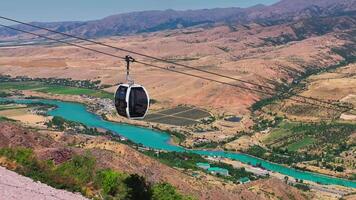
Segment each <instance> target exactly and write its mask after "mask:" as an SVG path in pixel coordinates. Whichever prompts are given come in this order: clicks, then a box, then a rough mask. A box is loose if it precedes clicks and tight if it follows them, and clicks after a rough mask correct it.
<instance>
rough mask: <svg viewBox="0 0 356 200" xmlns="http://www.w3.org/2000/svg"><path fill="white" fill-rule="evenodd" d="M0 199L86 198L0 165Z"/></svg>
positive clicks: (75, 199)
mask: <svg viewBox="0 0 356 200" xmlns="http://www.w3.org/2000/svg"><path fill="white" fill-rule="evenodd" d="M0 199H6V200H27V199H46V200H58V199H66V200H71V199H73V200H81V199H83V200H84V199H86V198H84V197H83V196H81V195H80V194H74V193H71V192H67V191H65V190H58V189H54V188H52V187H50V186H48V185H45V184H43V183H39V182H34V181H33V180H31V179H30V178H27V177H24V176H21V175H19V174H17V173H15V172H12V171H10V170H7V169H5V168H3V167H0Z"/></svg>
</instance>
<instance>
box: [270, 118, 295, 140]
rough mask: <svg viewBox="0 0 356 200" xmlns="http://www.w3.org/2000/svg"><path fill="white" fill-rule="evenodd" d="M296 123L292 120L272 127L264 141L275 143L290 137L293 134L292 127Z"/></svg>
mask: <svg viewBox="0 0 356 200" xmlns="http://www.w3.org/2000/svg"><path fill="white" fill-rule="evenodd" d="M294 126H295V124H293V123H290V122H288V123H287V122H282V123H281V124H280V125H278V127H277V128H274V129H272V131H271V132H270V133H269V134H268V135H267V136H266V137H264V138H263V143H265V144H274V143H276V142H278V141H280V140H282V139H284V138H288V137H290V136H292V135H293V132H292V131H291V129H292V128H293V127H294Z"/></svg>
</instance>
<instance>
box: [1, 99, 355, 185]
mask: <svg viewBox="0 0 356 200" xmlns="http://www.w3.org/2000/svg"><path fill="white" fill-rule="evenodd" d="M4 100H13V99H1V98H0V101H4ZM15 102H16V103H22V104H31V103H38V102H40V103H45V104H51V105H55V106H57V108H56V109H53V110H50V111H48V114H49V115H51V116H60V117H63V118H65V119H67V120H71V121H75V122H80V123H83V124H85V125H87V126H90V127H97V128H103V129H106V130H109V131H112V132H114V133H117V134H120V135H122V136H124V137H126V138H128V139H130V140H131V141H133V142H135V143H137V144H138V143H141V144H143V145H144V146H146V147H150V148H154V149H159V150H166V151H177V152H182V151H189V152H193V153H197V154H200V155H205V156H220V157H224V158H230V159H232V160H238V161H241V162H243V163H249V164H251V165H256V164H257V163H261V165H262V166H263V167H264V168H266V169H268V170H270V171H274V172H278V173H281V174H284V175H288V176H291V177H294V178H297V179H303V180H308V181H313V182H317V183H321V184H326V185H327V184H333V185H342V186H346V187H351V188H356V182H355V181H350V180H345V179H340V178H336V177H330V176H325V175H321V174H317V173H311V172H306V171H300V170H296V169H293V168H289V167H286V166H282V165H279V164H275V163H271V162H268V161H265V160H262V159H259V158H256V157H253V156H249V155H246V154H241V153H232V152H225V151H209V150H186V149H184V148H183V147H180V146H176V145H173V144H171V143H170V138H171V137H170V135H169V134H167V133H164V132H159V131H155V130H152V129H148V128H141V127H136V126H133V125H127V124H119V123H114V122H109V121H105V120H103V119H102V118H100V117H99V116H97V115H95V114H93V113H91V112H88V111H87V109H86V107H85V105H83V104H79V103H71V102H62V101H57V100H44V99H25V100H22V99H21V100H20V99H16V100H15Z"/></svg>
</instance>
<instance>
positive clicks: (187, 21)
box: [0, 0, 356, 38]
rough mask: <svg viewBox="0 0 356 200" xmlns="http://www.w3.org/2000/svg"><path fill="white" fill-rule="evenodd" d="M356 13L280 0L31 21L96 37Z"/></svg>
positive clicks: (318, 1) (355, 8) (336, 4)
mask: <svg viewBox="0 0 356 200" xmlns="http://www.w3.org/2000/svg"><path fill="white" fill-rule="evenodd" d="M355 12H356V0H282V1H280V2H278V3H275V4H273V5H271V6H265V5H262V4H259V5H256V6H253V7H249V8H216V9H201V10H186V11H176V10H164V11H142V12H131V13H124V14H117V15H112V16H109V17H106V18H103V19H100V20H94V21H83V22H79V21H73V22H50V23H46V22H32V24H35V25H38V26H42V27H46V28H50V29H53V30H56V31H60V32H66V33H70V34H74V35H77V36H82V37H87V38H95V37H106V36H117V35H129V34H137V33H145V32H155V31H162V30H172V29H179V28H187V27H193V26H203V27H211V26H216V25H221V24H228V25H232V26H233V25H237V24H247V23H253V22H255V23H259V24H264V25H274V24H279V23H285V22H288V21H293V20H298V19H303V18H312V17H321V16H330V15H342V14H344V13H351V14H352V15H353V14H355ZM15 27H17V28H21V29H24V30H27V31H36V30H35V29H33V28H30V27H28V26H24V25H15ZM41 33H43V31H41ZM47 34H49V33H47ZM19 35H21V34H20V33H18V32H16V31H13V30H8V29H5V28H0V37H1V38H5V37H14V36H15V37H16V36H19Z"/></svg>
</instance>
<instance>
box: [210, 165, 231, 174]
mask: <svg viewBox="0 0 356 200" xmlns="http://www.w3.org/2000/svg"><path fill="white" fill-rule="evenodd" d="M208 172H210V173H211V174H214V175H222V176H229V170H227V169H223V168H220V167H210V168H209V169H208Z"/></svg>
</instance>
